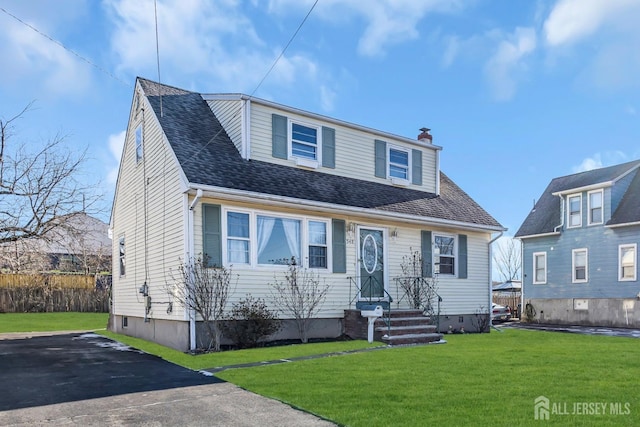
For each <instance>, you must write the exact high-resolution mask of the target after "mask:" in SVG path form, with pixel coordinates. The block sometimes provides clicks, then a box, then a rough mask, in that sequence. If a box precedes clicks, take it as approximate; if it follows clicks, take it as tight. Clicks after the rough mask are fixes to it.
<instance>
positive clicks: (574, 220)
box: [567, 194, 582, 228]
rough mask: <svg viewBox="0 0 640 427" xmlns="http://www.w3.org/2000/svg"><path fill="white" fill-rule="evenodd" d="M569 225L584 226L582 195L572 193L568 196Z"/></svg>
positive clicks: (569, 226) (571, 226) (572, 226)
mask: <svg viewBox="0 0 640 427" xmlns="http://www.w3.org/2000/svg"><path fill="white" fill-rule="evenodd" d="M567 227H568V228H575V227H582V195H581V194H572V195H570V196H568V197H567Z"/></svg>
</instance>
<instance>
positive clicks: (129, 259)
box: [112, 106, 186, 320]
mask: <svg viewBox="0 0 640 427" xmlns="http://www.w3.org/2000/svg"><path fill="white" fill-rule="evenodd" d="M150 111H152V110H151V108H149V107H148V106H147V108H146V112H145V113H144V114H145V115H146V116H145V118H144V120H145V123H144V132H143V150H144V152H143V161H142V162H140V163H136V154H135V129H136V127H137V125H138V124H139V123H142V120H143V113H142V112H139V113H138V115H137V117H136V116H135V112H133V113H132V118H131V122H130V127H129V130H128V134H127V138H126V141H125V147H124V156H123V158H122V162H121V170H120V175H119V183H118V193H117V194H116V203H115V205H114V206H115V209H114V212H113V218H112V226H113V245H114V246H113V254H114V256H113V284H114V286H113V310H114V314H116V315H127V316H137V317H144V310H145V309H144V300H143V297H142V295H141V294H140V293H139V289H140V287H141V286H142V285H143V284H144V283H145V281H146V282H147V285H148V286H149V295H150V296H151V298H152V301H153V304H152V310H151V312H150V313H149V315H150V316H151V317H153V318H164V319H180V320H182V319H184V313H183V312H181V311H180V310H178V308H177V307H176V309H175V310H173V311H172V312H171V313H169V314H168V313H167V305H166V304H161V302H167V301H168V300H169V298H168V295H167V291H166V284H167V283H170V280H171V278H170V277H168V273H167V272H168V271H169V269H170V268H172V269H174V270H175V268H176V267H177V264H178V262H179V260H180V259H182V258H183V257H184V249H185V248H184V231H185V225H184V218H185V215H184V210H185V207H184V205H185V203H186V202H185V196H184V195H183V194H182V189H181V178H180V173H179V169H178V168H177V165H176V164H175V160H174V159H175V157H174V155H173V154H172V153H171V151H170V150H169V149H168V148H167V145H166V144H165V142H164V140H163V138H164V136H163V134H162V132H161V131H160V128H159V126H158V123H157V121H156V118H155V116H153V115H152V114H149V112H150ZM145 183H146V185H145ZM145 190H146V192H147V194H146V197H145V193H144V192H145ZM145 204H146V208H145ZM122 235H124V237H125V250H126V257H125V260H126V272H125V273H126V274H125V276H123V277H120V276H119V271H120V267H119V257H118V243H119V237H120V236H122ZM145 259H146V260H147V263H146V266H145ZM147 272H148V275H147Z"/></svg>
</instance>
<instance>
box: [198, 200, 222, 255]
mask: <svg viewBox="0 0 640 427" xmlns="http://www.w3.org/2000/svg"><path fill="white" fill-rule="evenodd" d="M202 252H203V254H204V255H206V256H208V257H209V267H216V266H218V267H220V266H222V225H221V222H220V206H219V205H206V204H203V205H202Z"/></svg>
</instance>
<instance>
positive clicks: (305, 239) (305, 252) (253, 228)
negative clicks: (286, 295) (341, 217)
mask: <svg viewBox="0 0 640 427" xmlns="http://www.w3.org/2000/svg"><path fill="white" fill-rule="evenodd" d="M229 212H238V213H244V214H249V263H248V264H244V263H242V264H238V263H230V262H229V261H228V253H227V252H228V250H227V240H228V238H229V236H228V234H227V231H228V230H227V214H228V213H229ZM258 216H268V217H273V218H286V219H295V220H298V221H300V245H301V246H300V251H301V257H302V264H301V266H302V267H303V268H308V269H310V270H312V271H317V272H331V271H333V263H332V257H333V249H332V248H333V240H332V237H333V236H332V228H331V219H328V218H320V217H311V216H301V215H290V214H283V213H281V212H273V211H264V210H253V209H242V208H240V209H236V208H234V207H233V206H228V207H224V208H223V209H222V224H221V226H222V260H223V265H224V266H225V267H230V266H231V265H234V266H242V267H245V268H246V267H251V268H256V269H281V270H284V269H287V268H288V266H287V265H278V264H259V263H258V247H257V245H258V242H257V241H256V238H257V236H258ZM309 221H315V222H323V223H325V225H326V231H327V243H326V245H327V267H326V268H309ZM232 238H233V237H232Z"/></svg>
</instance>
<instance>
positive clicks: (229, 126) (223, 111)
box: [207, 100, 244, 155]
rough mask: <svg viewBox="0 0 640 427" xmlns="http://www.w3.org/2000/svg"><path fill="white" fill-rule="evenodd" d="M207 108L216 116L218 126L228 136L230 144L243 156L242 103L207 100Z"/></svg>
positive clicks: (237, 101) (238, 101)
mask: <svg viewBox="0 0 640 427" xmlns="http://www.w3.org/2000/svg"><path fill="white" fill-rule="evenodd" d="M207 104H209V108H211V111H213V114H215V115H216V117H217V118H218V121H220V124H222V126H223V127H224V130H225V131H226V132H227V135H229V138H230V139H231V142H233V145H235V146H236V149H237V150H238V152H239V153H241V154H243V155H244V151H243V147H242V144H243V140H242V118H243V114H244V112H243V107H242V105H243V101H240V100H227V101H225V100H215V101H214V100H209V101H207Z"/></svg>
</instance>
